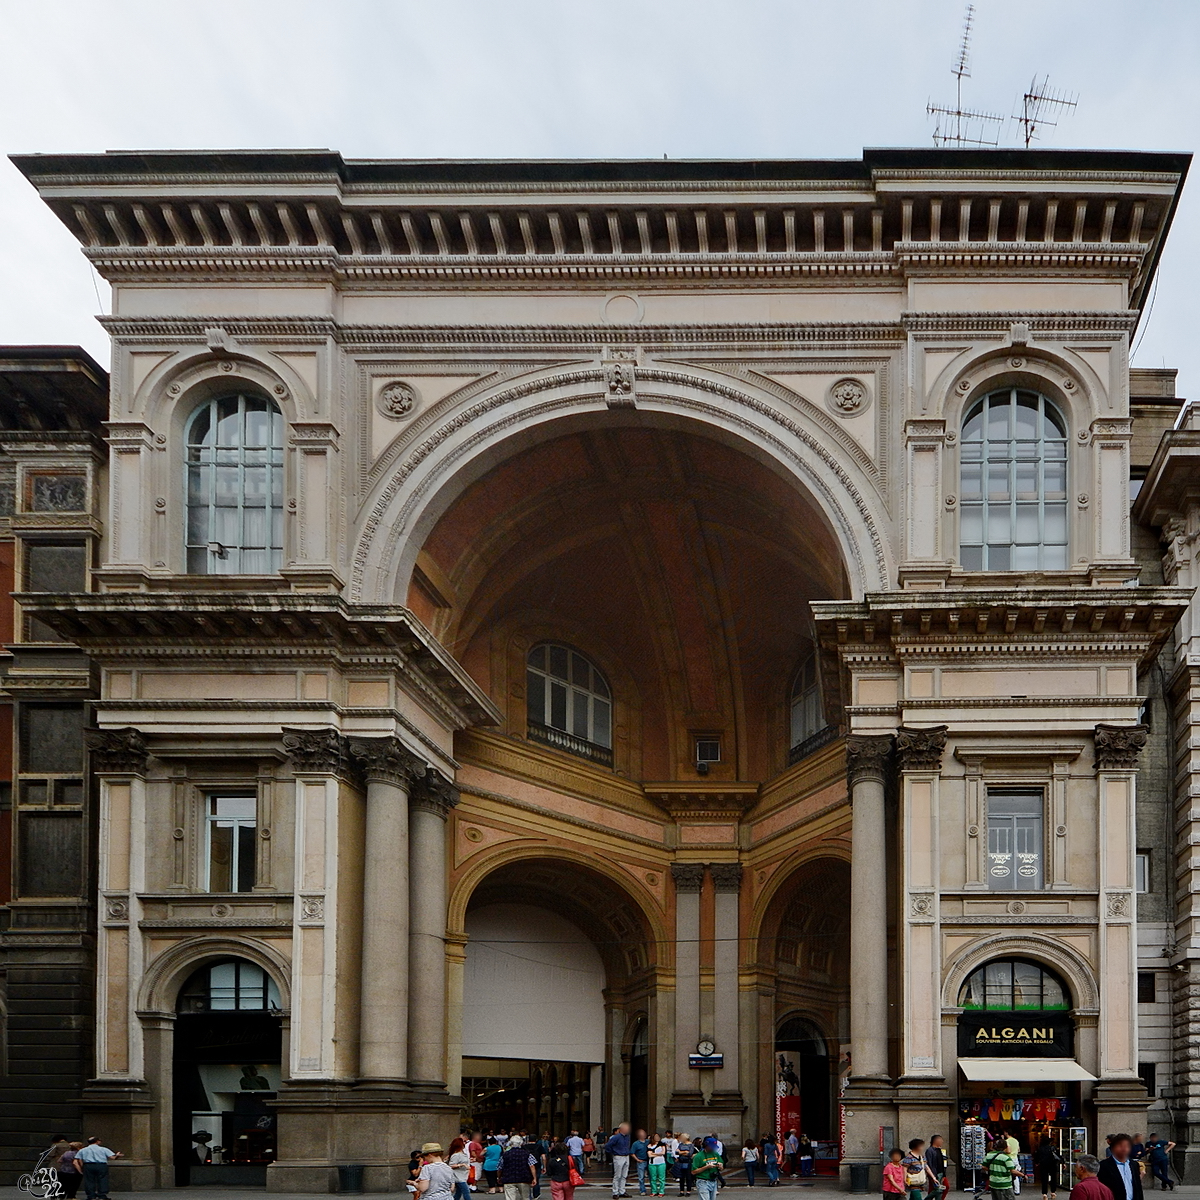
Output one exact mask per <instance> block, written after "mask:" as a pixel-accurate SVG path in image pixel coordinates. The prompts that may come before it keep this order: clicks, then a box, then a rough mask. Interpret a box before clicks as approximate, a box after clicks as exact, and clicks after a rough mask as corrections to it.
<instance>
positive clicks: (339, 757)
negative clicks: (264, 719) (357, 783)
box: [283, 728, 354, 779]
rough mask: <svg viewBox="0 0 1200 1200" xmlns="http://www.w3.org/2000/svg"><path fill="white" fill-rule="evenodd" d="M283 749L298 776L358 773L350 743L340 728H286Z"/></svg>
mask: <svg viewBox="0 0 1200 1200" xmlns="http://www.w3.org/2000/svg"><path fill="white" fill-rule="evenodd" d="M283 748H284V750H285V751H287V754H288V757H289V758H290V759H291V760H292V769H293V770H294V771H295V772H296V773H297V774H298V775H337V776H340V777H341V778H343V779H348V778H351V777H352V776H353V774H354V771H353V766H352V763H351V761H350V746H349V742H348V741H347V740H346V738H345V737H344V736H343V735H342V734H340V733H338V731H337V730H336V729H328V728H327V729H285V730H284V731H283Z"/></svg>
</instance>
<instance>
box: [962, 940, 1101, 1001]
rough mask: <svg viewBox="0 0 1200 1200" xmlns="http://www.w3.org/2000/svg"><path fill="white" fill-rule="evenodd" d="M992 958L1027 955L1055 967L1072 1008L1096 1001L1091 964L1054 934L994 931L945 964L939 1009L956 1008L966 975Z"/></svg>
mask: <svg viewBox="0 0 1200 1200" xmlns="http://www.w3.org/2000/svg"><path fill="white" fill-rule="evenodd" d="M995 958H1028V959H1032V960H1033V961H1034V962H1037V963H1041V964H1042V965H1043V966H1046V967H1049V968H1050V969H1051V970H1053V971H1057V972H1058V973H1059V974H1061V975H1062V976H1063V978H1064V979H1065V980H1066V981H1067V984H1068V986H1069V987H1070V989H1071V998H1072V1000H1073V1001H1074V1004H1073V1007H1074V1008H1076V1009H1094V1008H1096V1007H1097V1006H1098V1005H1099V1003H1100V989H1099V987H1098V986H1097V984H1096V976H1095V972H1094V971H1093V969H1092V965H1091V964H1090V963H1089V962H1088V961H1087V959H1086V958H1084V956H1083V955H1082V954H1080V953H1079V951H1077V950H1076V949H1074V948H1073V947H1072V946H1069V945H1067V943H1066V942H1063V941H1060V940H1058V939H1056V938H1050V937H1033V936H1030V935H1022V934H1006V933H998V934H993V935H992V936H991V937H985V938H982V939H980V940H979V941H977V942H972V943H971V944H970V945H969V946H967V947H966V948H965V949H964V950H963V951H962V952H961V953H960V954H959V955H958V957H957V958H956V959H955V960H954V961H953V962H951V963H950V964H949V965H948V966H947V967H946V968H945V972H944V976H945V977H944V982H943V985H942V1007H943V1009H951V1008H953V1009H957V1008H958V993H959V990H960V989H961V988H962V985H963V984H964V983H966V981H967V977H968V976H969V975H970V974H971V972H972V971H974V970H976V969H977V968H978V967H982V966H983V965H984V963H988V962H991V961H992V959H995Z"/></svg>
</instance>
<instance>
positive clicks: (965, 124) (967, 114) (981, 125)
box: [925, 4, 1004, 146]
mask: <svg viewBox="0 0 1200 1200" xmlns="http://www.w3.org/2000/svg"><path fill="white" fill-rule="evenodd" d="M974 23H975V5H974V4H968V5H967V15H966V19H965V20H964V21H963V31H962V39H961V40H960V41H959V44H958V57H957V58H955V60H954V66H953V67H951V68H950V73H951V74H952V75H953V76H954V78H955V81H956V83H955V102H954V107H953V108H951V107H950V106H949V105H943V104H934V103H932V102H930V103H929V104H928V105H926V107H925V111H926V113H927V114H928V115H929V116H931V117H936V118H937V121H936V123H935V125H934V129H933V141H934V145H936V146H996V145H999V143H1000V130H1001V128H1002V127H1003V125H1004V118H1003V117H1002V116H1000V115H999V114H998V113H986V112H976V111H975V110H974V109H969V108H963V102H962V87H963V80H964V79H970V78H971V26H972V25H974Z"/></svg>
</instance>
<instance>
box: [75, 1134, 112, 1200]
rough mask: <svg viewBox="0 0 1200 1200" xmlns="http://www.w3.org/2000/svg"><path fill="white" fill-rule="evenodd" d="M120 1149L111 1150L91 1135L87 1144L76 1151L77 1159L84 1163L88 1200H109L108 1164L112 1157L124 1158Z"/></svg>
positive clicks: (84, 1184)
mask: <svg viewBox="0 0 1200 1200" xmlns="http://www.w3.org/2000/svg"><path fill="white" fill-rule="evenodd" d="M123 1157H124V1154H123V1153H122V1152H121V1151H120V1150H110V1149H109V1148H108V1147H107V1146H103V1145H101V1144H100V1139H99V1138H98V1137H90V1138H88V1140H87V1145H86V1146H84V1147H83V1148H82V1149H81V1150H77V1151H76V1152H75V1161H76V1162H79V1163H83V1187H84V1191H85V1192H86V1194H87V1200H108V1164H109V1161H110V1160H111V1159H114V1158H123Z"/></svg>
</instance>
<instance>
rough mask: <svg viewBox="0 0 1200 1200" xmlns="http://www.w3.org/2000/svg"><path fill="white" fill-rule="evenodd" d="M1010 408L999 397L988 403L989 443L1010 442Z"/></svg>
mask: <svg viewBox="0 0 1200 1200" xmlns="http://www.w3.org/2000/svg"><path fill="white" fill-rule="evenodd" d="M1009 424H1010V420H1009V406H1008V404H1007V403H1005V402H1004V401H1003V400H1001V398H1000V397H999V396H994V397H992V398H991V399H990V400H989V401H988V418H987V438H988V441H989V442H1006V441H1008V431H1009Z"/></svg>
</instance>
